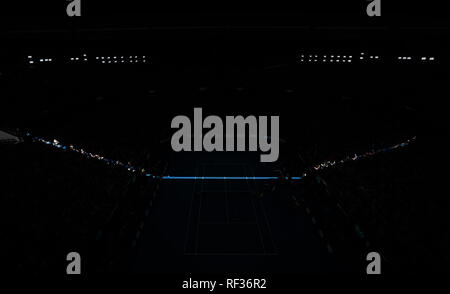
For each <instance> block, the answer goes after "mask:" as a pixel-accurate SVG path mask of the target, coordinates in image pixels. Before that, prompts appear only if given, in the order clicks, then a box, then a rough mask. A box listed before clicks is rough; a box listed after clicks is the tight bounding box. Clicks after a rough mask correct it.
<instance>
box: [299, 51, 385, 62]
mask: <svg viewBox="0 0 450 294" xmlns="http://www.w3.org/2000/svg"><path fill="white" fill-rule="evenodd" d="M359 59H360V60H365V59H370V60H378V59H380V56H378V55H369V56H366V55H365V53H364V52H361V55H360V56H359ZM352 61H353V55H334V54H332V55H317V54H309V55H308V54H306V55H305V54H302V55H300V62H311V63H316V62H322V63H328V62H329V63H335V62H336V63H341V62H343V63H351V62H352Z"/></svg>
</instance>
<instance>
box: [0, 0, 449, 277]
mask: <svg viewBox="0 0 450 294" xmlns="http://www.w3.org/2000/svg"><path fill="white" fill-rule="evenodd" d="M391 2H392V1H389V2H388V1H382V16H381V17H374V18H369V17H368V16H367V15H366V12H365V10H366V8H365V7H366V5H367V4H368V2H367V1H362V0H361V1H317V2H316V3H314V4H311V3H306V2H305V3H296V4H295V5H293V4H292V5H287V4H282V3H279V2H277V4H271V5H263V4H254V5H246V6H242V5H241V4H234V3H231V2H226V3H225V2H224V3H223V4H222V5H221V4H220V3H217V2H215V4H214V6H212V5H201V4H193V3H192V4H191V3H189V4H183V5H179V4H178V3H175V2H174V3H167V2H165V4H164V5H160V4H149V5H144V4H142V3H132V2H130V1H126V2H122V3H113V2H109V1H104V2H99V1H95V4H94V3H92V1H89V3H88V1H82V8H81V9H82V16H81V17H79V18H76V17H74V18H69V17H67V16H66V13H65V7H66V5H67V3H68V2H66V1H54V2H49V1H46V2H45V3H37V2H34V3H15V4H12V3H8V4H7V5H6V6H2V8H1V10H0V13H1V20H0V22H1V25H2V30H1V31H0V38H1V40H2V45H1V49H0V54H1V55H0V66H1V68H0V72H1V76H0V87H1V93H0V95H1V96H0V97H1V102H0V103H1V104H0V105H1V109H2V112H1V113H2V115H1V117H0V127H1V128H2V129H3V130H8V131H11V132H15V133H17V134H22V135H23V134H24V133H25V132H27V131H29V132H31V133H32V134H33V135H34V136H39V137H44V138H47V139H53V138H58V140H61V142H64V143H66V144H74V145H76V146H81V147H83V148H86V149H88V150H92V152H98V153H100V154H105V155H107V156H109V157H110V158H114V159H120V160H123V161H131V163H132V164H133V165H135V166H139V167H145V168H149V169H151V171H152V172H154V173H155V174H158V175H160V174H171V175H193V176H195V175H197V176H202V175H203V176H204V175H212V176H215V175H230V176H249V175H250V174H254V175H260V176H265V175H268V176H272V175H279V174H280V172H279V171H280V170H281V171H282V173H283V175H284V174H289V175H301V173H302V172H303V171H305V170H310V169H311V166H312V165H313V164H317V163H319V162H322V161H324V160H332V159H340V158H343V157H345V156H347V155H351V154H354V153H355V152H366V151H368V150H371V149H377V148H383V147H386V146H391V145H394V144H397V143H400V142H403V141H405V140H407V139H409V138H412V137H413V136H416V137H417V141H416V142H415V143H414V144H413V145H411V146H408V147H407V148H406V149H405V150H404V151H403V150H397V151H394V152H392V153H389V154H386V155H379V156H376V157H374V159H370V160H363V161H361V162H357V163H356V162H355V163H351V164H349V165H348V166H346V167H342V168H336V169H331V170H330V171H327V172H324V173H318V174H314V175H313V176H311V177H310V178H309V179H306V180H305V182H304V184H294V183H289V182H287V183H286V182H283V181H274V182H268V183H256V182H250V183H245V184H244V185H243V186H242V184H239V183H237V184H235V183H226V182H222V181H221V182H216V183H206V187H205V183H193V182H187V183H172V182H162V183H158V182H156V181H148V179H145V178H141V177H137V178H136V177H132V176H130V175H129V174H128V173H127V172H126V171H123V170H120V169H119V171H117V172H116V170H115V169H114V168H110V167H105V166H103V165H102V164H101V163H96V162H92V161H87V162H84V161H83V159H80V158H79V156H78V155H71V154H67V152H60V151H57V152H55V154H54V152H53V151H51V149H49V148H48V147H46V146H38V147H36V146H35V144H34V143H30V142H25V143H23V144H20V146H19V145H16V146H8V147H2V148H4V149H3V150H2V160H3V161H2V167H1V169H2V172H3V173H4V174H5V176H4V177H2V178H3V179H4V180H3V181H4V183H3V184H2V186H3V187H5V190H4V191H6V192H4V195H3V202H4V205H3V207H5V209H4V213H3V216H2V217H3V221H2V224H4V226H5V232H7V233H6V238H7V240H8V241H7V242H5V247H6V250H4V251H3V252H6V253H8V252H9V256H8V258H7V261H8V262H10V263H11V264H12V267H11V268H12V272H25V273H39V272H48V273H57V274H63V273H64V269H65V263H64V257H65V254H66V252H68V251H70V250H75V251H77V250H78V251H81V254H82V256H88V257H87V270H86V271H87V274H88V275H95V274H98V273H105V272H109V273H110V272H119V273H136V272H139V273H153V274H155V273H178V274H182V275H183V276H189V275H188V273H215V274H228V275H232V274H237V275H238V274H247V275H250V276H252V273H255V275H262V276H267V277H275V276H273V274H286V273H290V274H299V273H311V272H320V273H323V272H326V273H330V272H331V273H336V272H338V273H342V272H344V273H349V272H350V273H356V274H359V275H361V274H365V264H366V261H365V255H366V254H367V253H368V252H370V251H377V252H381V253H382V256H383V266H384V265H385V267H383V269H385V270H386V272H387V273H403V272H408V273H423V272H445V271H448V260H449V255H448V252H447V248H448V241H449V239H448V223H449V222H448V216H447V212H446V211H447V208H448V207H449V202H448V200H447V199H446V197H445V192H442V191H445V182H446V175H447V173H446V164H447V162H448V160H447V159H448V155H447V150H448V115H447V108H446V105H447V104H448V103H447V101H446V100H447V96H448V95H447V85H448V81H449V72H448V61H449V56H448V52H449V48H448V44H447V43H448V42H447V40H448V38H449V28H450V26H449V25H450V23H449V18H448V16H446V14H445V9H444V7H443V6H442V7H440V6H438V5H437V4H434V3H433V2H429V1H427V2H423V3H420V5H419V4H413V3H411V2H410V1H395V3H391ZM361 52H365V54H366V55H378V56H379V57H380V60H379V61H377V62H369V61H367V60H364V61H359V60H357V57H359V56H360V53H361ZM84 53H86V54H87V55H88V56H89V61H88V62H86V63H70V62H69V61H68V58H69V57H70V56H75V55H77V56H79V55H81V54H84ZM301 54H328V55H330V54H335V55H337V54H340V55H345V54H346V55H353V56H354V58H355V61H354V62H353V63H352V64H330V63H325V64H324V63H320V62H319V63H318V64H311V63H301V62H299V56H300V55H301ZM29 55H32V56H35V57H36V58H39V56H42V57H45V58H47V57H50V58H52V59H53V61H52V62H51V63H49V64H33V65H30V64H29V63H28V62H27V56H29ZM114 55H117V56H119V55H125V56H128V55H132V56H134V55H139V56H141V55H142V56H144V55H145V56H148V57H149V58H148V61H149V62H147V63H146V64H99V63H98V62H96V60H94V58H93V57H94V56H114ZM399 56H413V57H414V58H413V60H412V61H411V62H402V61H399V60H398V59H397V58H398V57H399ZM420 56H433V57H435V58H436V61H435V62H428V63H424V62H421V61H420V60H419V58H420ZM366 61H367V62H366ZM194 107H202V108H203V111H204V116H206V115H208V114H215V115H220V116H222V117H223V116H225V115H279V116H280V136H281V138H283V141H284V142H285V143H281V147H280V159H279V161H278V162H276V163H273V164H261V163H259V162H258V158H257V156H255V154H247V153H236V154H219V153H213V154H203V153H200V154H197V153H191V154H189V153H181V154H174V153H173V152H171V149H170V146H169V144H168V142H169V141H168V140H169V139H170V136H171V134H172V130H171V129H170V121H171V119H172V118H173V117H174V116H176V115H179V114H183V115H188V116H190V117H192V115H193V108H194ZM111 169H114V172H113V171H111ZM106 174H107V175H108V176H106ZM104 175H105V176H104ZM321 179H322V180H321ZM122 182H123V187H126V191H127V192H120V193H119V192H117V193H115V192H114V191H115V189H117V190H118V191H119V190H120V189H122V188H123V187H122V186H121V185H122ZM324 182H325V183H326V184H323V183H324ZM111 183H114V184H111ZM119 183H120V184H119ZM109 185H111V186H113V188H111V189H107V188H104V187H109ZM240 185H241V186H240ZM77 186H80V187H82V188H78V187H77ZM156 186H158V189H157V190H156V191H157V192H156V193H154V192H153V191H155V189H156ZM235 186H236V187H235ZM210 190H211V191H214V192H210ZM111 191H113V192H111ZM120 191H122V190H120ZM116 194H118V195H119V194H120V195H121V196H117V195H116ZM69 195H70V196H69ZM86 195H88V196H86ZM99 195H101V196H99ZM224 195H226V196H224ZM292 195H294V196H295V197H296V200H295V201H300V202H301V203H302V204H301V205H300V206H297V205H296V204H295V201H294V202H293V200H292V197H291V196H292ZM65 196H67V197H65ZM61 197H62V198H61ZM61 199H64V200H61ZM80 199H82V200H80ZM93 199H94V200H93ZM111 199H114V201H112V200H111ZM149 201H152V204H151V209H150V213H149V214H147V213H146V212H145V211H146V210H145V208H146V207H147V206H148V205H149V203H150V202H149ZM227 201H228V202H227ZM79 203H81V204H79ZM202 205H203V206H202ZM226 205H230V206H229V207H230V208H231V210H230V211H227V212H226V213H225V212H224V207H225V206H226ZM114 207H116V208H114ZM205 207H206V208H205ZM252 207H253V208H252ZM339 207H340V208H339ZM233 208H234V209H235V210H234V212H233ZM306 208H308V209H309V210H310V211H312V215H313V217H314V218H315V219H316V223H312V222H311V216H310V215H309V213H306V212H305V211H306ZM253 209H254V210H253ZM63 210H67V211H69V212H68V213H67V214H65V213H64V214H63V216H61V215H59V214H58V213H59V212H60V211H63ZM111 211H114V212H115V213H113V214H111V217H105V219H106V220H104V219H103V218H101V217H100V215H103V213H104V214H105V215H110V214H109V212H111ZM202 211H203V212H202ZM70 212H71V213H70ZM96 214H97V215H99V217H98V218H99V220H98V222H91V223H89V222H87V223H86V221H85V220H86V219H88V218H87V215H89V219H90V217H91V215H96ZM68 215H69V216H68ZM224 215H226V217H225V216H224ZM222 217H225V218H227V221H229V219H228V218H230V217H231V219H233V218H235V220H237V222H238V223H239V224H240V225H239V226H237V227H236V228H235V229H233V228H232V229H230V228H228V227H226V228H221V227H219V228H217V229H215V228H211V227H209V226H208V223H209V222H211V221H218V222H223V218H222ZM252 217H254V219H253V218H252ZM94 219H95V220H97V219H96V218H94ZM246 221H250V222H254V223H256V224H257V225H258V227H259V228H258V230H259V231H258V232H259V237H258V236H253V235H252V234H253V233H254V232H255V230H253V229H254V228H253V227H251V226H253V225H254V224H253V223H252V224H249V225H248V226H250V228H249V227H247V224H245V223H246ZM142 223H144V224H145V226H141V224H142ZM196 223H197V224H198V226H195V224H196ZM69 228H70V229H69ZM318 230H322V232H324V234H325V235H326V236H325V238H322V237H320V236H319V235H320V234H319V235H318V233H317V232H318ZM361 230H362V231H363V233H362V234H360V233H359V232H360V231H361ZM136 231H138V232H139V235H136V233H135V232H136ZM99 232H102V233H99ZM123 232H125V233H123ZM189 232H190V233H189ZM361 235H364V237H361ZM224 236H226V238H224ZM222 238H223V239H222ZM258 238H260V241H255V240H258ZM191 242H194V243H193V244H191ZM327 245H331V246H332V247H333V248H334V250H333V252H332V253H330V251H329V250H328V249H327ZM213 249H215V250H216V251H211V250H213ZM217 250H219V251H221V252H219V253H221V254H216V253H217ZM230 250H231V253H234V255H233V254H232V255H229V254H230ZM233 250H234V251H233ZM224 253H225V254H224ZM236 253H239V254H236ZM243 253H245V254H243Z"/></svg>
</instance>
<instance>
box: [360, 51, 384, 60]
mask: <svg viewBox="0 0 450 294" xmlns="http://www.w3.org/2000/svg"><path fill="white" fill-rule="evenodd" d="M366 58H367V59H371V60H374V59H375V60H378V59H380V56H378V55H369V57H367V56H366V54H365V53H364V52H361V55H360V56H359V60H365V59H366Z"/></svg>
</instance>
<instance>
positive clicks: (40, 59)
mask: <svg viewBox="0 0 450 294" xmlns="http://www.w3.org/2000/svg"><path fill="white" fill-rule="evenodd" d="M52 61H53V59H51V58H39V59H38V60H36V61H34V59H33V56H31V55H29V56H28V63H29V64H34V63H38V62H39V63H46V62H52Z"/></svg>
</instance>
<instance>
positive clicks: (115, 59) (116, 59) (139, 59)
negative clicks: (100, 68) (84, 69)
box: [28, 54, 147, 64]
mask: <svg viewBox="0 0 450 294" xmlns="http://www.w3.org/2000/svg"><path fill="white" fill-rule="evenodd" d="M95 59H96V60H98V61H99V62H101V63H146V62H147V56H145V55H142V56H137V55H130V56H129V57H125V56H97V57H96V58H95ZM52 61H53V59H52V58H40V59H38V60H36V61H35V60H34V59H33V56H31V55H29V56H28V63H29V64H34V63H38V62H40V63H46V62H52ZM70 61H75V62H77V61H78V62H80V61H81V62H87V61H88V57H87V54H83V55H82V56H81V57H79V56H77V57H70Z"/></svg>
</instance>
